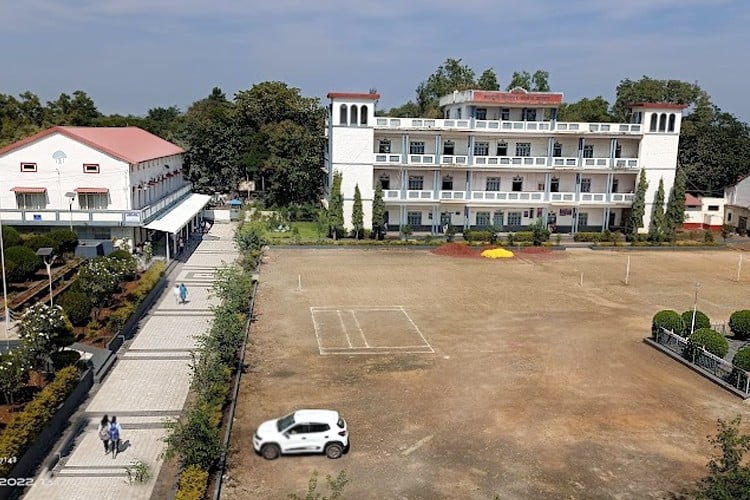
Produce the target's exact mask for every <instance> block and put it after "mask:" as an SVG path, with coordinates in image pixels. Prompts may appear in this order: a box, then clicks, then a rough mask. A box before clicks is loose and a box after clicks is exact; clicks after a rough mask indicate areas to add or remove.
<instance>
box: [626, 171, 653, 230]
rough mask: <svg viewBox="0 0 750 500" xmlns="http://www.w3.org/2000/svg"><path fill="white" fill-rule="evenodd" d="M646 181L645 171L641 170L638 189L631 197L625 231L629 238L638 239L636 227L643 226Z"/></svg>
mask: <svg viewBox="0 0 750 500" xmlns="http://www.w3.org/2000/svg"><path fill="white" fill-rule="evenodd" d="M647 189H648V181H647V180H646V171H645V170H641V175H640V177H639V179H638V189H637V190H636V192H635V197H634V198H633V206H632V207H631V208H630V217H629V218H628V221H627V226H626V231H627V233H626V234H627V235H628V237H629V238H630V239H631V240H636V239H638V229H639V228H641V227H643V216H644V215H645V214H646V190H647Z"/></svg>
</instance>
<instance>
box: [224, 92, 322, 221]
mask: <svg viewBox="0 0 750 500" xmlns="http://www.w3.org/2000/svg"><path fill="white" fill-rule="evenodd" d="M235 106H236V109H237V120H236V123H237V126H236V128H237V131H238V134H239V137H240V138H241V140H240V146H239V165H240V166H241V172H240V174H241V176H242V177H243V178H244V177H248V178H251V179H253V180H255V181H256V185H260V186H261V187H262V188H263V189H264V192H265V194H264V201H265V202H266V204H267V205H270V206H276V207H280V206H286V205H289V204H291V203H296V204H300V205H304V204H308V203H318V201H319V200H320V197H321V195H322V193H323V185H324V182H325V173H324V172H323V171H322V170H321V168H320V165H322V163H323V149H324V144H325V138H324V134H323V128H324V123H325V113H326V112H325V109H324V108H323V107H322V106H321V105H320V102H319V100H318V99H316V98H309V97H303V96H302V95H301V94H300V89H298V88H295V87H289V86H288V85H287V84H286V83H283V82H262V83H258V84H256V85H253V87H252V88H250V89H249V90H243V91H240V92H238V93H237V96H236V98H235Z"/></svg>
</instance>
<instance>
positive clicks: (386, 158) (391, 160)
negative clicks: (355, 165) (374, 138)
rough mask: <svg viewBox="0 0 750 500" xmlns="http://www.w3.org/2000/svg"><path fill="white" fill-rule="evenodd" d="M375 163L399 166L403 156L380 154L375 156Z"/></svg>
mask: <svg viewBox="0 0 750 500" xmlns="http://www.w3.org/2000/svg"><path fill="white" fill-rule="evenodd" d="M375 163H379V164H383V163H385V164H389V165H393V164H399V163H401V155H399V154H385V153H378V154H376V155H375Z"/></svg>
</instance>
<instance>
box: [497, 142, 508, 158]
mask: <svg viewBox="0 0 750 500" xmlns="http://www.w3.org/2000/svg"><path fill="white" fill-rule="evenodd" d="M497 156H508V143H507V142H498V143H497Z"/></svg>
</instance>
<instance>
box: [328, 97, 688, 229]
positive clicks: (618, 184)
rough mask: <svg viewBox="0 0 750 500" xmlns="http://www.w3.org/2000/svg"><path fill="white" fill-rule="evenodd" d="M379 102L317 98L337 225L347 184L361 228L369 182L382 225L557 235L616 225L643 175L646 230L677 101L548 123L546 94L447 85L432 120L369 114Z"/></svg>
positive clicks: (676, 121)
mask: <svg viewBox="0 0 750 500" xmlns="http://www.w3.org/2000/svg"><path fill="white" fill-rule="evenodd" d="M379 98H380V96H379V95H378V94H374V93H371V94H365V93H342V92H331V93H329V94H328V99H329V106H328V128H327V131H326V132H327V137H328V146H327V149H326V156H325V164H326V170H327V172H328V175H329V185H330V181H331V179H332V176H333V173H334V172H335V171H338V172H341V174H342V194H343V197H344V220H345V224H346V226H347V227H348V228H351V226H352V224H351V213H352V204H353V198H354V188H355V185H359V189H360V191H361V193H362V200H363V207H364V213H365V226H366V227H369V226H370V225H371V224H370V221H371V213H372V199H373V193H374V188H375V186H376V183H377V182H380V184H381V185H382V187H383V197H384V200H385V204H386V210H387V212H386V221H387V223H388V225H389V226H390V228H391V229H397V228H398V227H399V226H402V225H409V226H411V227H412V229H413V230H415V231H431V232H433V233H438V232H441V231H443V229H444V228H445V227H446V226H447V225H448V224H451V225H454V226H458V227H459V228H481V227H487V226H491V225H495V226H499V227H501V228H502V229H503V230H505V231H517V230H520V229H522V228H524V227H527V226H528V225H530V224H531V223H533V222H534V221H535V220H537V219H541V220H542V221H543V222H545V223H546V224H548V226H550V227H551V228H553V229H554V230H556V231H558V232H578V231H604V230H607V229H610V230H615V229H618V228H621V227H622V226H623V225H624V224H625V222H626V221H627V218H628V217H629V214H630V207H631V205H632V202H633V198H634V193H635V191H636V189H637V185H638V176H639V173H640V171H641V170H643V171H645V173H646V178H647V180H648V185H649V187H648V191H647V193H646V211H645V216H644V221H643V225H644V227H643V229H642V230H644V231H645V230H647V228H648V223H649V220H650V214H651V206H652V204H653V201H654V195H655V193H656V190H657V189H658V185H659V180H660V179H663V181H664V189H665V193H666V194H667V196H668V194H669V191H670V189H671V188H672V184H673V183H674V177H675V169H676V166H677V146H678V141H679V133H680V124H681V119H682V110H683V109H684V106H682V105H675V104H655V103H640V104H632V105H631V111H632V113H631V120H630V121H629V122H628V123H570V122H560V121H558V120H557V109H558V107H559V106H560V105H561V104H562V100H563V95H562V94H561V93H554V92H527V91H526V90H524V89H520V88H517V89H514V90H512V91H510V92H499V91H480V90H467V91H463V92H454V93H453V94H450V95H447V96H444V97H442V98H441V99H440V107H441V109H442V112H443V118H441V119H432V118H392V117H386V116H377V115H376V113H375V105H376V104H377V100H378V99H379Z"/></svg>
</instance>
